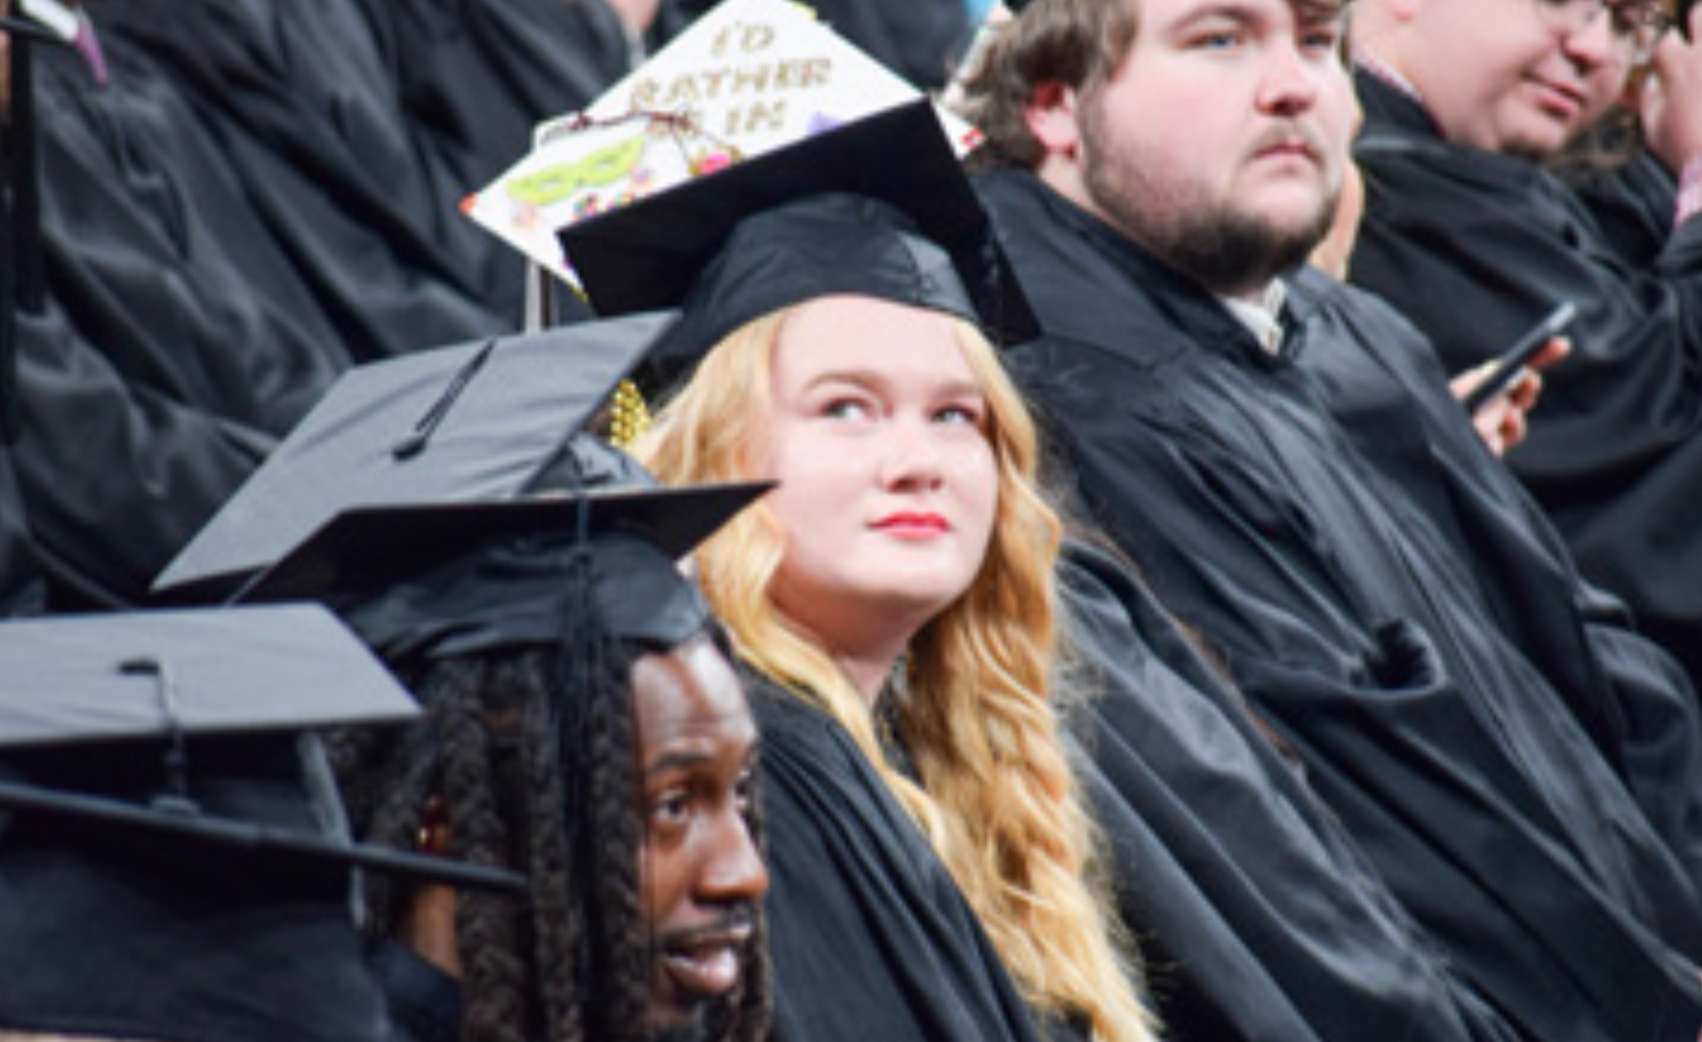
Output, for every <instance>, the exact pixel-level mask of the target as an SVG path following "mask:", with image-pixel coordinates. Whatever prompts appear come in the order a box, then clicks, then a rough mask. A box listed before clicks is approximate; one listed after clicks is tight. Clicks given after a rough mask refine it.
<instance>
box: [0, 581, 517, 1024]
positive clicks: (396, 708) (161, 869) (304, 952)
mask: <svg viewBox="0 0 1702 1042" xmlns="http://www.w3.org/2000/svg"><path fill="white" fill-rule="evenodd" d="M416 713H417V709H416V707H415V706H414V704H413V702H412V700H411V699H410V698H409V696H408V695H407V694H406V693H405V692H404V691H403V690H402V689H401V688H400V687H399V686H398V685H397V684H396V682H395V681H394V680H393V679H392V678H391V677H390V675H389V674H388V673H387V672H386V671H385V670H384V669H383V667H382V666H381V665H380V664H379V663H378V662H377V660H376V659H374V658H373V657H372V655H371V653H370V652H369V651H367V650H366V649H365V648H364V647H363V646H362V645H361V644H360V642H359V641H357V640H356V639H355V638H354V636H353V635H352V634H351V633H349V632H348V630H347V629H345V628H344V627H343V626H342V625H341V624H340V623H338V622H337V621H336V620H335V619H333V618H332V617H331V616H330V615H329V614H328V613H327V612H325V611H324V610H323V609H321V608H318V607H315V606H307V605H290V606H279V607H268V608H242V609H234V608H233V609H220V610H211V611H208V610H204V611H166V612H147V613H142V612H137V613H119V614H110V615H100V616H87V617H77V616H64V617H55V618H49V619H40V620H27V621H18V622H10V623H5V624H0V980H3V981H5V986H4V987H3V988H0V1028H7V1029H14V1030H22V1031H30V1032H42V1033H49V1034H63V1035H73V1036H95V1037H101V1038H136V1039H150V1040H154V1042H220V1040H225V1039H230V1040H237V1039H241V1040H244V1042H270V1040H274V1039H276V1040H286V1039H287V1040H290V1042H362V1040H367V1039H371V1040H374V1042H377V1040H378V1039H381V1038H383V1037H384V1034H385V1018H384V1012H383V1001H382V997H381V996H380V995H379V993H378V990H377V987H376V985H375V984H374V982H373V980H372V978H371V976H370V974H369V973H368V972H367V970H366V968H365V964H364V961H363V959H362V954H361V944H360V940H359V937H358V934H357V931H356V928H355V924H354V919H353V914H352V910H351V906H350V893H351V890H350V873H349V868H350V867H351V866H352V865H357V864H358V865H364V866H367V867H374V868H381V869H383V870H385V871H399V872H407V873H410V874H417V875H420V876H422V877H425V878H436V879H440V880H445V881H451V882H457V883H463V884H466V883H475V884H477V885H483V886H491V887H501V888H505V889H518V888H520V887H522V886H523V883H524V880H523V879H522V878H521V877H518V876H516V875H514V874H513V873H509V872H504V871H498V870H494V869H490V868H486V867H484V866H470V865H460V864H457V863H454V862H447V861H443V860H442V859H436V858H426V857H420V856H414V855H402V854H398V853H395V852H392V851H386V850H378V849H374V848H368V847H362V846H357V845H354V844H351V843H350V842H349V841H348V839H347V837H346V829H345V828H344V827H343V823H342V818H341V805H340V803H339V802H338V800H337V798H336V796H335V789H334V786H333V784H332V781H331V779H330V776H329V772H328V769H327V767H326V765H325V762H324V758H323V755H322V752H321V750H320V746H319V745H318V743H317V741H316V739H315V738H314V736H313V732H314V731H315V730H317V729H319V728H324V727H332V726H347V725H357V724H375V723H389V722H400V721H402V720H406V719H409V718H411V717H413V716H414V715H416Z"/></svg>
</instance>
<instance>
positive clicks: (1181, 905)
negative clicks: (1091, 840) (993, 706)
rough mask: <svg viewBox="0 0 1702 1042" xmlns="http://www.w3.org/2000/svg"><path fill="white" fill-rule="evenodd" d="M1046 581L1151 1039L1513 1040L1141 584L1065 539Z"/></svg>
mask: <svg viewBox="0 0 1702 1042" xmlns="http://www.w3.org/2000/svg"><path fill="white" fill-rule="evenodd" d="M1061 577H1062V579H1063V589H1064V595H1065V601H1066V604H1067V605H1068V609H1069V618H1070V619H1071V620H1072V625H1071V627H1070V633H1071V644H1072V646H1073V647H1074V648H1075V649H1076V651H1077V658H1079V659H1080V660H1081V668H1078V669H1077V670H1076V671H1075V676H1076V678H1077V680H1078V682H1079V683H1083V684H1085V685H1086V686H1087V688H1088V689H1089V692H1090V695H1091V697H1089V698H1087V699H1081V698H1077V699H1074V700H1072V704H1071V707H1070V710H1069V720H1070V724H1071V730H1072V732H1073V733H1074V734H1076V735H1078V736H1079V739H1080V742H1081V745H1082V747H1083V749H1084V751H1085V753H1086V754H1087V756H1088V760H1087V762H1086V763H1084V764H1083V765H1081V767H1080V769H1079V771H1078V777H1079V779H1080V782H1081V784H1082V787H1083V791H1084V792H1085V793H1086V794H1087V796H1088V797H1089V800H1090V803H1091V805H1092V808H1093V812H1094V817H1095V819H1096V821H1097V822H1098V823H1099V825H1100V828H1101V829H1102V831H1103V833H1104V835H1105V836H1106V838H1107V839H1108V841H1109V842H1110V844H1111V850H1112V854H1113V862H1112V864H1113V871H1112V874H1111V878H1112V880H1113V883H1114V888H1115V893H1116V896H1117V902H1118V906H1119V910H1120V912H1121V914H1122V918H1123V921H1124V922H1125V923H1127V924H1128V926H1129V927H1130V929H1131V932H1132V933H1133V934H1134V935H1135V936H1136V937H1137V938H1138V939H1139V942H1140V946H1141V955H1142V958H1143V960H1144V961H1145V963H1146V966H1147V972H1148V986H1149V990H1150V991H1151V993H1152V995H1153V997H1154V999H1155V1000H1156V1003H1157V1007H1158V1011H1159V1016H1160V1019H1161V1021H1162V1022H1163V1024H1164V1028H1165V1034H1166V1037H1167V1038H1170V1039H1172V1040H1174V1042H1190V1040H1211V1042H1220V1040H1227V1039H1237V1038H1239V1039H1249V1040H1255V1039H1256V1040H1270V1042H1275V1040H1283V1042H1312V1040H1316V1042H1324V1040H1335V1042H1363V1040H1366V1039H1384V1040H1391V1042H1392V1040H1397V1039H1408V1040H1411V1042H1421V1040H1422V1042H1445V1040H1450V1039H1515V1038H1517V1037H1518V1035H1517V1034H1516V1033H1515V1032H1514V1031H1513V1030H1512V1028H1510V1027H1508V1026H1507V1025H1506V1024H1505V1022H1503V1021H1502V1020H1501V1019H1500V1017H1499V1016H1498V1015H1497V1014H1496V1013H1495V1012H1494V1011H1493V1010H1492V1009H1491V1008H1489V1007H1488V1006H1487V1005H1486V1004H1485V1003H1484V1002H1483V1001H1482V1000H1481V999H1480V998H1479V997H1477V996H1476V995H1474V994H1473V993H1472V992H1471V990H1470V989H1469V987H1467V986H1466V985H1465V984H1464V983H1463V982H1461V981H1460V980H1458V979H1457V978H1456V976H1455V975H1454V974H1453V971H1452V970H1451V968H1450V967H1449V966H1448V960H1447V958H1446V957H1445V956H1444V955H1443V954H1442V953H1441V951H1440V950H1439V949H1438V948H1437V946H1436V945H1435V943H1434V942H1433V941H1432V940H1430V939H1429V938H1428V937H1426V936H1425V935H1424V934H1423V932H1422V931H1421V930H1420V929H1419V928H1418V927H1417V926H1416V925H1415V924H1414V923H1413V922H1412V921H1411V919H1410V917H1409V916H1408V915H1407V914H1406V912H1405V910H1404V909H1402V908H1401V907H1400V906H1399V905H1398V904H1397V903H1396V902H1395V901H1394V899H1393V898H1392V897H1391V896H1390V895H1389V893H1388V891H1387V889H1386V887H1385V886H1384V885H1383V883H1382V881H1381V880H1380V879H1379V878H1378V877H1377V873H1376V870H1375V869H1373V868H1372V867H1371V866H1370V864H1369V863H1368V862H1367V861H1366V860H1365V859H1364V858H1363V857H1362V856H1361V855H1360V854H1359V852H1358V850H1357V848H1356V847H1355V846H1354V844H1353V843H1352V841H1351V840H1350V839H1349V838H1348V837H1347V835H1346V833H1344V832H1343V831H1342V829H1341V826H1340V824H1338V823H1337V821H1336V820H1335V818H1334V817H1333V816H1331V815H1330V813H1329V812H1328V811H1326V810H1325V809H1324V807H1323V805H1322V804H1321V803H1319V802H1318V801H1317V799H1316V797H1315V796H1314V795H1313V794H1312V793H1311V792H1310V791H1309V790H1308V789H1307V787H1306V785H1305V784H1304V782H1302V781H1301V779H1300V776H1299V774H1298V772H1297V771H1296V770H1295V769H1294V766H1293V765H1292V764H1290V763H1289V762H1287V761H1285V760H1284V759H1283V758H1282V757H1281V756H1279V755H1278V753H1277V752H1276V750H1275V748H1274V747H1273V746H1272V744H1271V742H1270V741H1269V732H1268V731H1266V730H1263V729H1262V727H1261V725H1259V724H1258V723H1257V722H1256V721H1255V720H1254V718H1253V717H1252V715H1251V713H1250V711H1249V710H1248V709H1247V707H1246V705H1245V703H1244V702H1243V701H1242V700H1241V699H1240V697H1239V696H1238V695H1236V694H1235V693H1234V692H1233V691H1230V690H1228V689H1227V688H1225V687H1224V686H1223V685H1222V683H1221V682H1220V681H1219V680H1218V679H1217V677H1216V675H1215V674H1213V673H1212V672H1211V670H1209V669H1208V668H1207V667H1206V666H1205V665H1204V663H1203V662H1202V661H1201V660H1200V659H1199V658H1198V656H1197V655H1196V653H1195V651H1194V650H1193V647H1192V645H1191V644H1190V643H1189V642H1188V641H1187V640H1186V639H1185V638H1184V637H1183V636H1182V634H1181V632H1180V631H1179V630H1178V629H1177V628H1176V626H1175V625H1174V623H1173V622H1172V621H1171V620H1170V619H1169V618H1168V617H1167V616H1166V615H1165V613H1164V612H1163V611H1162V610H1161V609H1160V608H1159V607H1158V606H1157V604H1156V603H1155V602H1154V601H1153V600H1152V599H1151V596H1150V595H1149V594H1148V592H1147V591H1146V589H1145V587H1144V586H1142V585H1141V584H1140V583H1139V582H1138V581H1136V580H1135V579H1134V578H1133V577H1132V575H1131V574H1130V573H1129V572H1128V571H1127V570H1126V569H1125V568H1123V567H1122V566H1120V564H1119V562H1117V561H1115V560H1114V559H1112V558H1111V557H1110V556H1109V555H1107V554H1106V553H1105V552H1103V551H1101V550H1097V549H1094V548H1091V547H1087V546H1084V545H1080V544H1072V545H1071V546H1070V547H1069V548H1068V550H1067V557H1066V559H1065V561H1064V562H1063V564H1062V568H1061Z"/></svg>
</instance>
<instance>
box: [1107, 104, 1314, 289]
mask: <svg viewBox="0 0 1702 1042" xmlns="http://www.w3.org/2000/svg"><path fill="white" fill-rule="evenodd" d="M1085 109H1086V116H1087V118H1086V121H1085V123H1084V125H1083V127H1082V136H1083V142H1084V145H1085V146H1086V147H1085V149H1084V152H1083V155H1084V160H1083V169H1082V176H1083V182H1084V184H1085V187H1086V189H1087V193H1088V197H1089V198H1090V199H1092V200H1093V203H1094V205H1095V206H1097V207H1098V208H1099V210H1100V212H1102V213H1104V214H1105V215H1106V216H1107V217H1108V218H1109V219H1110V221H1111V223H1112V224H1113V225H1114V226H1115V227H1116V228H1117V229H1118V230H1119V231H1121V232H1122V233H1123V234H1124V235H1125V236H1126V237H1128V238H1129V239H1132V240H1133V241H1134V242H1136V243H1137V244H1139V245H1140V246H1141V247H1142V248H1144V249H1145V250H1146V251H1147V252H1148V253H1151V254H1152V255H1153V256H1155V257H1157V258H1158V259H1160V260H1162V261H1164V262H1165V263H1166V264H1168V265H1169V266H1170V267H1172V268H1175V269H1176V270H1178V271H1180V272H1182V273H1183V274H1184V275H1187V276H1189V277H1190V278H1192V279H1193V280H1194V281H1196V282H1198V283H1199V284H1200V285H1202V286H1204V287H1206V288H1207V289H1209V290H1211V291H1212V292H1214V293H1218V294H1222V295H1225V296H1233V295H1237V294H1245V293H1249V292H1256V291H1258V290H1261V289H1263V288H1264V287H1265V286H1267V285H1269V284H1270V282H1271V280H1272V279H1275V278H1276V277H1277V276H1279V275H1281V274H1283V273H1285V272H1288V271H1291V270H1293V269H1295V268H1297V267H1299V266H1300V265H1302V264H1304V263H1305V262H1306V259H1307V257H1308V256H1310V255H1311V253H1312V250H1313V249H1314V248H1315V247H1316V246H1317V245H1318V243H1319V242H1320V241H1322V239H1323V237H1324V235H1325V234H1326V233H1327V232H1328V231H1329V229H1330V224H1331V221H1332V220H1333V219H1334V216H1335V208H1336V204H1335V195H1336V193H1330V194H1329V197H1328V198H1326V199H1325V200H1323V202H1322V204H1321V205H1320V206H1319V207H1318V212H1317V213H1316V214H1315V215H1314V216H1313V217H1312V219H1311V220H1309V221H1307V222H1306V223H1305V224H1303V225H1301V226H1299V227H1288V228H1285V227H1279V226H1278V225H1276V224H1274V223H1273V222H1272V221H1270V220H1268V219H1266V218H1265V217H1264V216H1263V215H1260V214H1254V213H1247V212H1244V211H1241V210H1237V209H1234V208H1233V207H1232V206H1231V205H1227V204H1225V205H1213V204H1210V203H1208V202H1204V201H1201V200H1199V199H1185V198H1180V197H1178V193H1177V192H1175V191H1174V190H1172V189H1168V188H1166V187H1163V186H1161V185H1159V184H1157V183H1155V182H1154V181H1153V180H1152V179H1151V178H1150V177H1148V176H1147V175H1146V173H1145V172H1144V169H1143V163H1142V161H1141V159H1142V157H1140V156H1138V155H1131V154H1129V152H1128V151H1127V150H1122V151H1118V150H1115V149H1109V148H1106V147H1105V146H1106V145H1107V144H1108V140H1107V139H1108V138H1109V136H1110V134H1109V130H1108V127H1107V125H1106V119H1105V112H1104V106H1103V105H1101V104H1098V103H1097V100H1096V99H1090V100H1089V102H1088V104H1087V105H1086V106H1085Z"/></svg>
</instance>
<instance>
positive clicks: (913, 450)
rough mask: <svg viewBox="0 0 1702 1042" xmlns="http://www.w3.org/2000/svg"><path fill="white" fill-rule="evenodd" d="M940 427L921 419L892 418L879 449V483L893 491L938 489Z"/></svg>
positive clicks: (941, 471)
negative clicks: (880, 456)
mask: <svg viewBox="0 0 1702 1042" xmlns="http://www.w3.org/2000/svg"><path fill="white" fill-rule="evenodd" d="M939 439H940V428H939V427H938V426H937V425H935V424H933V423H931V422H929V420H928V418H927V417H923V416H900V417H895V418H894V419H893V421H892V425H891V427H890V429H889V431H888V433H887V437H886V439H885V442H886V444H885V445H884V446H883V447H882V458H881V480H882V484H883V485H884V486H885V487H886V488H888V489H891V490H894V491H920V490H926V489H934V488H938V487H939V486H940V484H941V483H942V482H943V481H944V479H945V471H944V454H943V452H942V450H941V446H940V444H939Z"/></svg>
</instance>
